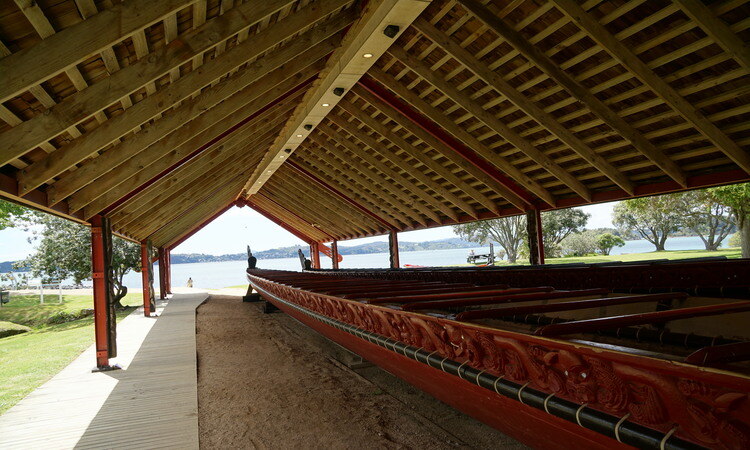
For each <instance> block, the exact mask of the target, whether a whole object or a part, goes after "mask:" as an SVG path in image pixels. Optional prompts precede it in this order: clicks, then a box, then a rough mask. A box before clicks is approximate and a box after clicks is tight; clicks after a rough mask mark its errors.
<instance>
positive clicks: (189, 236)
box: [166, 202, 234, 250]
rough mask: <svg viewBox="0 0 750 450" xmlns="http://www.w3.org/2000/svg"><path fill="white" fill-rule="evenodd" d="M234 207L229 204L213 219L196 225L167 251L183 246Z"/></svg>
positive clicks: (210, 218) (212, 217)
mask: <svg viewBox="0 0 750 450" xmlns="http://www.w3.org/2000/svg"><path fill="white" fill-rule="evenodd" d="M232 206H234V202H232V203H230V204H228V205H227V206H225V207H224V208H222V209H221V210H219V212H217V213H216V214H214V215H213V216H211V217H209V218H208V219H206V220H204V221H203V222H201V224H200V225H196V226H195V227H193V228H192V229H191V230H190V231H188V232H187V233H185V234H184V235H183V236H182V237H181V238H180V239H178V240H177V241H175V243H173V244H170V245H168V246H167V247H166V249H168V250H172V249H173V248H175V247H177V246H178V245H180V244H182V243H183V242H185V241H187V240H188V239H190V238H191V237H193V235H194V234H195V233H197V232H199V231H200V230H202V229H203V228H204V227H205V226H206V225H208V224H209V223H211V222H213V221H214V219H216V218H217V217H219V216H220V215H222V214H224V213H225V212H227V210H228V209H229V208H231V207H232Z"/></svg>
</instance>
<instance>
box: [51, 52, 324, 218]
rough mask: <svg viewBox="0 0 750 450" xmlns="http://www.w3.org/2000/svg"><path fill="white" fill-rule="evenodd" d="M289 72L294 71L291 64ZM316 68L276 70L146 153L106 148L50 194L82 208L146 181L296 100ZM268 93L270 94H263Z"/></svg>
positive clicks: (181, 128)
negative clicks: (135, 180)
mask: <svg viewBox="0 0 750 450" xmlns="http://www.w3.org/2000/svg"><path fill="white" fill-rule="evenodd" d="M299 61H300V62H302V61H304V60H303V59H300V60H299ZM308 62H309V61H308ZM306 63H307V62H305V64H306ZM288 67H289V68H290V69H292V68H294V64H291V65H290V66H288ZM317 67H318V66H316V65H315V63H313V66H311V67H309V68H302V70H301V71H300V72H296V73H288V72H286V71H285V70H284V69H283V68H280V69H276V71H274V72H272V73H270V74H269V75H268V76H267V77H264V78H263V79H261V80H259V82H257V83H253V84H251V85H250V86H248V88H246V89H244V90H242V91H240V92H239V93H238V95H234V96H232V97H230V98H229V99H227V100H225V101H224V102H222V103H220V104H219V105H217V106H216V107H214V108H211V109H210V110H208V111H206V112H204V113H203V114H201V115H200V116H198V117H197V118H195V119H193V120H192V121H190V122H188V123H186V124H184V126H181V127H178V128H177V129H175V130H174V131H172V132H171V133H170V134H169V135H167V136H166V137H164V138H163V139H161V140H159V141H158V142H157V143H156V144H155V145H152V146H150V147H148V149H147V150H148V151H140V152H139V153H136V154H135V155H131V153H132V152H131V151H130V149H129V148H123V149H122V151H121V152H112V150H116V148H113V149H110V150H109V151H106V152H104V153H103V154H102V155H101V156H99V157H97V158H95V159H93V160H90V161H88V162H87V163H85V164H84V165H83V166H82V167H80V168H79V169H78V170H76V171H74V172H72V173H70V174H68V175H66V176H65V177H63V178H61V179H60V180H58V181H57V182H56V183H54V184H53V185H52V186H51V187H50V188H49V189H48V192H50V195H52V196H53V197H54V198H55V199H62V198H64V197H66V196H68V195H70V194H71V193H73V192H75V193H74V194H73V195H72V197H71V199H73V200H74V201H73V203H74V204H76V205H77V207H80V206H81V205H87V204H88V203H89V202H91V201H93V200H95V199H96V198H98V197H100V196H103V195H104V194H106V193H107V192H108V191H109V190H110V189H112V188H113V187H115V186H118V185H122V183H123V182H124V181H125V180H126V179H128V178H129V177H132V176H136V175H139V174H140V178H141V179H143V178H144V177H145V176H149V177H148V178H146V179H150V178H151V177H153V176H156V175H157V174H159V173H161V172H162V171H163V170H165V169H167V168H168V167H170V165H171V164H173V163H174V161H178V160H179V159H180V158H182V157H185V156H186V155H190V154H191V152H193V151H194V150H195V148H197V147H199V146H200V145H202V144H203V143H205V142H209V141H212V140H214V139H220V138H222V136H224V134H225V133H227V132H229V131H231V130H232V129H233V127H235V126H238V124H240V123H241V121H242V120H243V119H245V118H251V117H253V116H254V115H256V114H259V113H261V114H263V111H264V109H265V108H269V107H271V106H272V104H273V103H274V102H277V101H284V96H286V95H287V93H290V92H291V95H292V96H293V97H295V98H296V95H295V93H296V92H297V91H296V89H298V88H299V87H300V86H304V84H305V83H306V82H307V80H309V78H310V77H311V76H313V74H314V73H315V70H316V69H317ZM282 78H283V79H282ZM267 88H269V89H268V90H266V89H267ZM201 130H203V131H201ZM79 172H80V173H79ZM105 175H106V176H105ZM92 185H95V186H92ZM138 185H139V184H132V183H129V184H128V186H138Z"/></svg>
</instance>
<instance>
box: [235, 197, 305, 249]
mask: <svg viewBox="0 0 750 450" xmlns="http://www.w3.org/2000/svg"><path fill="white" fill-rule="evenodd" d="M242 202H243V203H244V204H245V205H246V206H247V207H248V208H251V209H253V210H255V211H256V212H257V213H259V214H260V215H262V216H263V217H265V218H266V219H268V220H270V221H272V222H273V223H275V224H276V225H278V226H280V227H281V228H283V229H285V230H286V231H288V232H289V233H291V234H292V235H294V236H295V237H296V238H298V239H300V240H302V241H304V242H307V243H308V244H309V243H310V242H312V241H313V240H314V239H313V238H311V237H310V236H307V235H305V234H304V233H302V232H301V231H299V230H297V229H295V228H294V227H292V226H291V225H289V224H288V223H286V222H285V221H284V220H282V219H280V218H278V217H276V216H274V215H273V214H271V213H269V212H268V211H266V210H265V209H263V208H262V207H261V206H259V205H258V204H257V203H255V202H253V201H252V200H251V199H244V200H242Z"/></svg>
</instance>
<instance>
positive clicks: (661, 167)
mask: <svg viewBox="0 0 750 450" xmlns="http://www.w3.org/2000/svg"><path fill="white" fill-rule="evenodd" d="M391 22H394V23H399V24H400V26H399V27H398V29H397V30H395V31H394V30H393V29H391V30H390V31H393V32H395V36H393V37H390V36H387V35H386V36H384V32H385V31H386V30H385V28H383V25H384V24H389V23H391ZM749 29H750V5H748V3H747V2H745V1H743V0H722V1H710V2H708V1H706V2H700V1H694V0H674V1H666V0H649V1H645V0H629V1H625V0H613V1H600V0H586V1H579V0H550V1H544V0H504V1H499V0H493V1H478V0H458V1H446V0H434V1H431V2H430V1H427V0H390V1H387V0H383V1H377V0H369V1H366V2H365V1H351V0H316V1H312V2H311V1H306V0H301V1H300V0H267V1H263V2H253V1H244V2H243V1H240V0H160V1H158V2H152V1H150V0H124V1H116V0H38V1H31V0H15V1H4V2H0V80H1V81H2V82H1V83H0V102H1V104H0V196H3V197H4V198H8V199H11V200H13V201H18V202H22V203H25V204H28V205H31V206H34V207H37V208H41V209H44V210H47V211H50V212H53V213H56V214H59V215H62V216H64V217H68V218H71V219H74V220H78V221H80V222H84V223H85V222H86V221H87V220H88V219H89V218H91V217H92V216H94V215H96V214H105V215H107V216H109V217H111V220H112V224H113V227H114V229H115V230H116V231H117V232H118V233H119V234H121V235H123V236H125V237H128V238H131V239H134V240H138V241H143V240H146V239H151V240H152V241H153V243H154V245H156V246H159V247H161V246H167V247H168V246H171V245H174V244H175V243H177V242H179V241H180V240H181V239H183V238H184V236H186V235H187V234H189V233H190V232H191V231H192V230H194V229H195V228H196V226H199V225H200V224H201V223H204V222H205V221H206V220H210V219H211V218H212V217H215V216H216V215H217V214H218V213H220V212H222V211H223V210H225V209H226V208H227V207H228V206H229V205H233V204H240V205H245V204H247V205H250V206H251V207H253V208H255V209H257V210H258V211H260V212H261V213H263V214H264V215H266V216H267V217H269V218H272V219H273V220H275V221H277V222H279V223H282V224H284V226H285V227H287V229H290V230H293V231H294V232H295V234H297V235H298V236H301V237H303V238H305V240H315V241H323V242H324V241H330V240H332V239H347V238H353V237H361V236H370V235H377V234H383V233H386V232H388V231H389V230H399V231H402V230H412V229H419V228H425V227H431V226H438V225H447V224H453V223H459V222H465V221H470V220H476V219H483V218H491V217H501V216H506V215H511V214H518V213H520V212H522V211H524V210H528V209H530V208H538V209H552V208H561V207H568V206H574V205H582V204H587V203H591V202H601V201H609V200H615V199H623V198H629V197H632V196H640V195H650V194H655V193H661V192H670V191H675V190H679V189H685V188H694V187H700V186H710V185H716V184H723V183H732V182H739V181H745V180H748V179H750V177H749V176H748V173H749V172H750V47H749V46H748V42H750V30H749ZM365 53H367V54H370V55H371V56H372V57H371V58H365V56H366V55H365ZM340 86H344V87H345V89H343V93H340V94H341V95H336V94H332V93H333V92H334V89H335V88H336V87H340ZM323 105H325V106H323Z"/></svg>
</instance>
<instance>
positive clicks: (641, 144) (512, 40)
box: [459, 0, 697, 200]
mask: <svg viewBox="0 0 750 450" xmlns="http://www.w3.org/2000/svg"><path fill="white" fill-rule="evenodd" d="M459 3H461V5H462V6H463V7H464V8H465V9H466V10H468V11H469V12H470V13H471V14H473V15H474V16H475V17H476V18H478V19H479V20H480V21H482V22H483V23H484V24H485V25H487V26H488V27H489V28H490V29H491V30H492V31H494V32H495V33H497V34H498V35H499V36H500V37H502V38H503V39H505V41H506V42H508V43H509V44H510V45H511V46H513V48H515V49H516V50H517V51H518V52H519V53H521V54H522V55H523V56H524V57H525V58H527V59H528V60H529V61H530V62H532V63H534V64H536V65H537V66H538V67H539V68H540V69H542V70H543V71H544V72H545V73H546V74H547V75H548V76H549V77H550V78H551V79H552V80H554V81H555V82H556V83H558V84H559V85H560V86H562V87H564V88H565V89H566V90H567V91H568V92H569V93H570V94H571V95H573V96H574V97H575V98H576V99H578V101H580V102H581V103H582V104H583V105H584V106H586V107H587V108H588V109H589V110H590V111H591V112H593V113H594V114H596V115H597V116H598V117H599V118H600V119H602V121H604V123H605V124H607V126H609V127H610V128H612V129H613V130H615V131H616V132H618V133H619V134H620V136H622V137H623V138H624V139H625V140H627V141H628V142H630V143H631V144H632V145H633V147H635V148H636V149H637V150H638V151H639V152H641V153H642V154H643V155H644V156H646V157H647V158H648V159H649V160H651V161H652V162H653V163H654V164H656V166H657V167H659V168H660V169H661V170H663V171H664V173H666V174H667V175H668V176H669V177H670V178H672V179H673V180H675V181H676V182H678V183H680V184H681V185H683V186H685V183H686V179H687V178H686V175H685V173H684V172H683V171H682V169H680V167H679V166H677V164H675V162H674V161H672V160H671V159H669V157H668V156H667V155H665V154H664V152H662V151H661V150H659V149H658V148H656V146H655V145H654V144H652V143H651V141H649V140H648V139H646V138H645V137H644V136H643V135H642V134H641V133H640V132H639V131H638V130H636V129H635V128H634V127H632V126H631V125H630V124H629V123H628V122H627V121H626V120H625V119H623V118H622V117H620V116H619V115H618V114H617V113H616V112H615V111H613V110H612V109H610V108H609V107H608V106H607V105H605V104H604V102H603V101H601V100H599V99H598V98H597V97H596V96H595V95H594V94H592V93H591V91H589V90H588V89H587V88H586V87H584V86H583V85H582V84H580V83H579V82H578V81H576V80H575V79H573V77H571V76H570V75H568V74H567V73H566V72H565V71H564V70H562V69H561V68H560V66H559V65H558V64H557V63H555V62H554V61H552V59H551V58H550V57H548V56H547V55H545V54H544V52H542V51H541V50H539V48H537V47H535V46H534V45H533V44H532V43H531V42H529V41H528V40H526V38H524V37H523V36H522V35H521V33H519V32H518V31H516V30H514V29H513V28H512V27H510V26H509V25H508V24H506V23H505V22H504V21H503V19H501V18H499V17H497V16H496V15H494V14H493V13H491V12H490V11H489V10H488V9H487V8H484V7H482V5H481V4H479V3H478V2H476V1H475V0H459ZM691 3H697V2H691ZM538 153H541V152H538ZM529 156H531V155H529ZM532 159H534V160H536V158H535V157H532ZM537 162H540V161H537ZM540 163H541V162H540ZM543 167H545V168H546V166H545V165H543ZM558 168H559V166H558ZM548 170H549V169H548ZM561 170H562V169H561ZM558 178H559V177H558ZM579 194H581V193H580V192H579ZM581 196H582V197H584V198H586V196H585V195H582V194H581ZM588 199H589V200H590V193H589V198H588Z"/></svg>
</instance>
